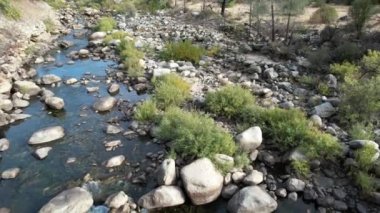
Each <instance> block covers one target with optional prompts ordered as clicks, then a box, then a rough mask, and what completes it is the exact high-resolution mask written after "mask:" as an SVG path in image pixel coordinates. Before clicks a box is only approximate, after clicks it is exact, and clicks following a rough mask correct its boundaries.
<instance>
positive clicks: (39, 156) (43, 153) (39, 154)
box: [34, 147, 52, 160]
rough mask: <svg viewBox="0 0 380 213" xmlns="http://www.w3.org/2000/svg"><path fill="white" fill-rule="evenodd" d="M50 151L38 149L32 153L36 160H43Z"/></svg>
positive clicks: (47, 148) (48, 149)
mask: <svg viewBox="0 0 380 213" xmlns="http://www.w3.org/2000/svg"><path fill="white" fill-rule="evenodd" d="M50 150H52V148H51V147H43V148H39V149H37V150H36V151H35V152H34V156H35V157H36V158H37V159H39V160H42V159H45V158H46V157H47V156H48V154H49V152H50Z"/></svg>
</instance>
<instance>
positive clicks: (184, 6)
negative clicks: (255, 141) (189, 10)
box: [183, 0, 186, 13]
mask: <svg viewBox="0 0 380 213" xmlns="http://www.w3.org/2000/svg"><path fill="white" fill-rule="evenodd" d="M183 12H184V13H185V12H186V0H183Z"/></svg>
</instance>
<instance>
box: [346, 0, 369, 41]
mask: <svg viewBox="0 0 380 213" xmlns="http://www.w3.org/2000/svg"><path fill="white" fill-rule="evenodd" d="M372 9H373V4H372V0H354V1H353V2H352V6H351V8H350V15H351V17H352V19H353V25H354V27H355V29H356V31H357V33H358V36H360V35H361V33H362V30H363V27H364V25H365V24H366V22H367V21H368V20H369V18H370V17H371V15H372Z"/></svg>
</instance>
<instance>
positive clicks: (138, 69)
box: [117, 34, 144, 77]
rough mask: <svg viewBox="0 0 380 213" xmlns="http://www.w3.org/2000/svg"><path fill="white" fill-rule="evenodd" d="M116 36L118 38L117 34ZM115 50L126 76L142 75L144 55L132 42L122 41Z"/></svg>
mask: <svg viewBox="0 0 380 213" xmlns="http://www.w3.org/2000/svg"><path fill="white" fill-rule="evenodd" d="M118 36H120V34H118ZM117 50H118V53H119V55H120V57H121V59H122V60H123V61H124V66H125V68H126V69H127V73H128V76H130V77H139V76H143V75H144V67H143V66H142V64H141V60H142V58H143V57H144V53H143V52H141V51H139V50H138V49H136V47H135V43H134V41H131V40H127V39H124V40H122V41H121V42H120V44H119V46H118V48H117Z"/></svg>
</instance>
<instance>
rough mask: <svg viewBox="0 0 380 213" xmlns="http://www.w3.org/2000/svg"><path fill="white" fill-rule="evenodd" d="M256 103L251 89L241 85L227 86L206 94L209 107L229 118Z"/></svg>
mask: <svg viewBox="0 0 380 213" xmlns="http://www.w3.org/2000/svg"><path fill="white" fill-rule="evenodd" d="M253 104H255V98H254V97H253V96H252V94H251V92H250V91H249V90H246V89H243V88H241V87H240V86H227V87H224V88H222V89H221V90H219V91H216V92H209V93H208V94H207V95H206V106H207V109H208V110H209V111H210V112H212V113H215V114H217V115H222V116H226V117H227V118H232V117H235V116H236V115H238V114H239V113H240V111H241V110H242V109H243V108H245V107H246V106H250V105H253Z"/></svg>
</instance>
